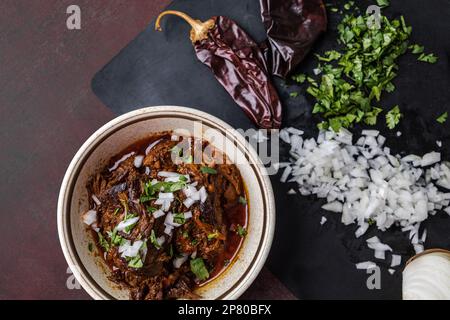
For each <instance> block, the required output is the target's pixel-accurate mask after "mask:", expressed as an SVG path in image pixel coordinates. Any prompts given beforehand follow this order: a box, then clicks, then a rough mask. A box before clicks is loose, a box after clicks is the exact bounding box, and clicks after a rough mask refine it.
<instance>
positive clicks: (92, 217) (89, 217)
mask: <svg viewBox="0 0 450 320" xmlns="http://www.w3.org/2000/svg"><path fill="white" fill-rule="evenodd" d="M82 218H83V222H84V223H85V224H87V225H88V226H90V225H91V224H93V223H95V222H97V211H95V210H89V211H87V212H85V213H84V214H83V216H82Z"/></svg>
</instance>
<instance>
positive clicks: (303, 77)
mask: <svg viewBox="0 0 450 320" xmlns="http://www.w3.org/2000/svg"><path fill="white" fill-rule="evenodd" d="M291 79H292V80H294V81H295V82H297V83H303V82H305V80H306V75H304V74H303V73H300V74H296V75H293V76H292V77H291Z"/></svg>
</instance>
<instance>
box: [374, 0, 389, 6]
mask: <svg viewBox="0 0 450 320" xmlns="http://www.w3.org/2000/svg"><path fill="white" fill-rule="evenodd" d="M377 4H378V5H379V6H380V7H382V8H384V7H387V6H389V0H377Z"/></svg>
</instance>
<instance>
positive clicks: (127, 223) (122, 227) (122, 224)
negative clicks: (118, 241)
mask: <svg viewBox="0 0 450 320" xmlns="http://www.w3.org/2000/svg"><path fill="white" fill-rule="evenodd" d="M138 221H139V217H134V218H130V219H127V220H125V221H121V222H120V223H119V224H118V225H117V227H116V229H117V231H124V230H125V229H126V228H127V227H129V226H132V225H133V224H135V223H136V222H138Z"/></svg>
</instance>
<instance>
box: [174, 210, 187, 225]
mask: <svg viewBox="0 0 450 320" xmlns="http://www.w3.org/2000/svg"><path fill="white" fill-rule="evenodd" d="M173 222H175V223H178V224H183V223H185V222H186V218H185V217H184V213H175V214H174V215H173Z"/></svg>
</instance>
